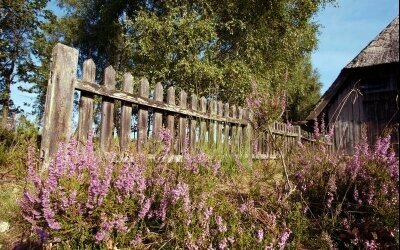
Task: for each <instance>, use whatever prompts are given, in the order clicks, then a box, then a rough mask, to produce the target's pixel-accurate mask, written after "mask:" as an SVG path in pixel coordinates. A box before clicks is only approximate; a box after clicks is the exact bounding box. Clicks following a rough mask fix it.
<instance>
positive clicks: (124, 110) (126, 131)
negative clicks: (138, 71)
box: [119, 73, 133, 151]
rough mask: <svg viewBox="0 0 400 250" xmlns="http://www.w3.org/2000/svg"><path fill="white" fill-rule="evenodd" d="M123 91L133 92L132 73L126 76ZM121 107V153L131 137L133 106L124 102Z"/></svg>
mask: <svg viewBox="0 0 400 250" xmlns="http://www.w3.org/2000/svg"><path fill="white" fill-rule="evenodd" d="M122 90H123V91H125V92H127V93H132V92H133V77H132V75H131V74H130V73H125V74H124V81H123V83H122ZM121 106H122V107H121V124H120V126H121V127H120V138H119V146H120V149H121V151H124V150H126V149H127V147H128V143H129V137H130V133H131V125H132V104H131V103H128V102H122V105H121Z"/></svg>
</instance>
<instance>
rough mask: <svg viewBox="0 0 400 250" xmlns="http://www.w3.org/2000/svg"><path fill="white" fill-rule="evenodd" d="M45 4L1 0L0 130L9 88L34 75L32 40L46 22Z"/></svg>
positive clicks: (7, 111) (33, 0)
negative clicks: (0, 105)
mask: <svg viewBox="0 0 400 250" xmlns="http://www.w3.org/2000/svg"><path fill="white" fill-rule="evenodd" d="M47 2H48V0H5V1H2V5H1V6H0V43H1V46H0V91H1V97H0V98H1V103H2V124H1V126H2V128H5V127H6V124H7V118H8V116H9V114H10V108H11V107H12V105H13V103H12V101H11V99H10V94H11V84H13V83H16V82H27V81H28V80H29V78H30V76H31V74H32V72H34V71H35V68H36V67H35V63H34V58H33V55H32V41H33V40H32V38H33V37H34V36H35V34H36V33H37V32H38V28H39V25H40V23H41V22H43V20H45V19H46V18H47V16H48V15H49V11H47V10H45V7H46V5H47Z"/></svg>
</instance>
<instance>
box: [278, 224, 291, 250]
mask: <svg viewBox="0 0 400 250" xmlns="http://www.w3.org/2000/svg"><path fill="white" fill-rule="evenodd" d="M291 233H292V231H291V230H290V229H289V228H286V229H285V230H284V231H283V233H282V234H281V236H280V237H279V242H278V245H279V249H280V250H283V249H285V246H286V244H287V240H288V239H289V237H290V234H291Z"/></svg>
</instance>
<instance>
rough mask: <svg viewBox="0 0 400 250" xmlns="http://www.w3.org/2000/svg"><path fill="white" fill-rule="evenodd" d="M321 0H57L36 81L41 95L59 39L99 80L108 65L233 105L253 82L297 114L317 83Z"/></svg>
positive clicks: (302, 114)
mask: <svg viewBox="0 0 400 250" xmlns="http://www.w3.org/2000/svg"><path fill="white" fill-rule="evenodd" d="M329 2H331V1H330V0H317V1H311V0H304V1H294V0H276V1H261V0H257V1H247V0H241V1H229V0H224V1H222V2H221V1H215V0H198V1H187V0H185V1H179V2H176V1H172V0H168V1H126V0H118V1H103V0H94V1H83V0H76V1H75V0H74V1H71V0H59V4H60V6H61V8H62V10H63V11H65V13H66V15H65V16H62V17H61V18H59V19H56V20H54V19H50V21H49V22H47V23H48V24H46V25H45V26H44V27H48V29H46V28H43V29H42V30H43V32H42V34H45V35H42V36H41V38H40V39H37V44H38V45H37V47H38V50H37V51H38V54H40V55H39V56H38V57H40V58H43V62H44V64H42V71H41V72H39V73H38V78H40V79H37V80H36V83H39V82H41V84H39V86H40V87H39V89H42V90H40V91H39V92H41V93H43V90H44V86H45V81H44V79H45V78H43V76H44V75H45V71H46V67H47V66H43V65H47V63H45V62H48V61H47V60H48V55H49V54H50V50H49V47H51V46H52V45H53V42H54V41H56V40H59V41H62V42H63V43H66V44H68V45H70V46H74V47H77V48H79V50H80V55H81V57H80V61H82V60H84V59H86V58H93V59H94V60H95V62H96V65H97V68H98V69H100V70H98V72H97V73H98V75H97V77H98V78H100V79H101V77H102V69H104V68H105V67H106V66H107V65H110V64H111V65H113V66H114V68H116V69H117V70H120V71H130V72H132V73H133V75H134V76H135V77H138V78H139V77H143V76H145V77H148V78H149V80H150V81H151V82H153V83H154V82H158V81H160V82H162V83H163V84H164V85H165V86H170V85H174V86H177V87H178V88H182V89H185V90H186V91H188V92H192V93H196V94H198V95H205V96H208V97H211V98H217V99H220V100H222V101H228V102H230V103H231V104H238V105H243V101H244V99H245V97H246V96H247V95H248V93H249V92H250V85H251V84H250V83H251V82H252V81H254V82H257V84H258V85H260V87H261V89H263V90H264V91H267V92H270V93H271V95H274V94H275V93H282V92H285V93H287V100H288V104H289V107H290V111H289V117H288V118H290V119H291V120H299V119H304V118H305V116H306V113H307V112H308V110H309V109H310V105H311V104H312V103H314V102H315V101H316V99H317V98H318V97H319V85H320V83H319V80H318V75H317V74H316V73H315V72H314V71H313V70H312V67H311V63H310V57H309V55H310V53H311V52H312V51H313V49H315V47H316V45H317V39H316V33H317V31H318V25H317V24H316V23H314V22H313V21H312V16H313V15H314V14H315V13H316V12H317V11H318V9H320V8H322V7H324V5H325V4H326V3H329ZM50 24H51V25H50ZM46 41H47V43H48V45H45V44H46ZM46 55H47V56H46ZM40 98H41V99H40V101H39V104H41V105H39V106H40V107H41V108H43V106H42V105H43V100H44V99H43V94H41V95H40Z"/></svg>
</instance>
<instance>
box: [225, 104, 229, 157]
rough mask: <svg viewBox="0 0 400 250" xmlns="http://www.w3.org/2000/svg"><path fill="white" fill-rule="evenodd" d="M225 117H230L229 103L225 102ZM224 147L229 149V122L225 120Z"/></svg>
mask: <svg viewBox="0 0 400 250" xmlns="http://www.w3.org/2000/svg"><path fill="white" fill-rule="evenodd" d="M224 117H225V118H226V119H228V118H229V103H225V105H224ZM224 137H225V138H224V149H225V150H229V122H228V121H227V122H225V128H224Z"/></svg>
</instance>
